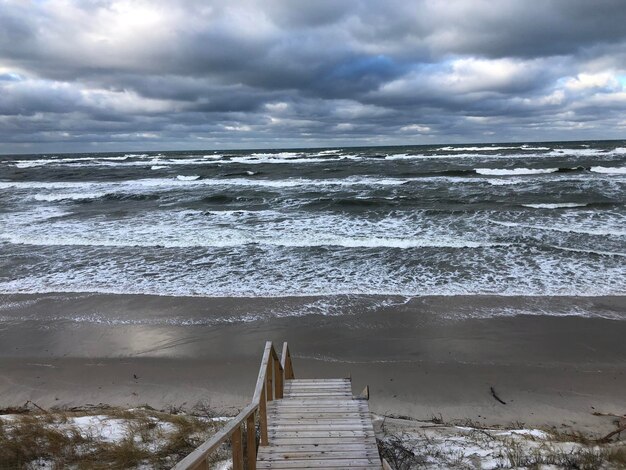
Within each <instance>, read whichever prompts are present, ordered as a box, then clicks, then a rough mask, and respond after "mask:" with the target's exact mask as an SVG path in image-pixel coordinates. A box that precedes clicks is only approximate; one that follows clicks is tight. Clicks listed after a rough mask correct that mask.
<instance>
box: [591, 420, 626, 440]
mask: <svg viewBox="0 0 626 470" xmlns="http://www.w3.org/2000/svg"><path fill="white" fill-rule="evenodd" d="M623 431H626V424H623V425H622V426H620V427H619V428H617V429H616V430H615V431H612V432H610V433H608V434H607V435H606V436H604V437H602V438H600V439H598V440H597V441H596V442H597V443H598V444H606V443H607V442H609V441H610V440H611V438H612V437H613V436H615V435H616V434H619V433H621V432H623Z"/></svg>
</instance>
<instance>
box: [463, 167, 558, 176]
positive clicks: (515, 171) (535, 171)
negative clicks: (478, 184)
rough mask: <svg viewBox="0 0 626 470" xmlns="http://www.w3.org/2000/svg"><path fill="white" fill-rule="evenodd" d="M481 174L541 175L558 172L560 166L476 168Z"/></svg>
mask: <svg viewBox="0 0 626 470" xmlns="http://www.w3.org/2000/svg"><path fill="white" fill-rule="evenodd" d="M475 171H476V173H478V174H479V175H489V176H508V175H515V176H517V175H540V174H547V173H556V172H557V171H559V169H558V168H512V169H510V170H508V169H504V168H476V169H475Z"/></svg>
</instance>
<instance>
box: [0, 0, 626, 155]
mask: <svg viewBox="0 0 626 470" xmlns="http://www.w3.org/2000/svg"><path fill="white" fill-rule="evenodd" d="M624 25H626V2H625V1H624V0H593V1H590V0H541V1H539V0H538V1H528V0H498V1H493V0H419V1H411V0H400V1H395V0H385V1H365V0H315V1H310V0H284V1H283V0H262V1H246V0H241V1H240V0H229V1H207V0H179V1H174V0H170V1H164V0H150V1H143V0H132V1H126V0H120V1H115V0H83V1H78V0H0V153H4V154H6V153H18V152H19V153H39V152H98V151H121V150H176V149H192V150H193V149H229V148H289V147H326V146H330V147H332V146H348V145H356V146H360V145H364V146H369V145H409V144H430V143H464V142H512V141H518V142H519V141H549V140H585V139H624V138H626V27H625V26H624Z"/></svg>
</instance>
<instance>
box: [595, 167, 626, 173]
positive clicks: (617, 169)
mask: <svg viewBox="0 0 626 470" xmlns="http://www.w3.org/2000/svg"><path fill="white" fill-rule="evenodd" d="M590 170H591V171H593V172H594V173H602V174H606V175H626V167H623V166H622V167H608V166H592V167H591V168H590Z"/></svg>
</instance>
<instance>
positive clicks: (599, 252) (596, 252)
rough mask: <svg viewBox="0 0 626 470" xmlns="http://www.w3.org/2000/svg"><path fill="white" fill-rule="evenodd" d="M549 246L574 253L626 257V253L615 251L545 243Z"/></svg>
mask: <svg viewBox="0 0 626 470" xmlns="http://www.w3.org/2000/svg"><path fill="white" fill-rule="evenodd" d="M547 246H549V247H550V248H554V249H555V250H563V251H571V252H574V253H584V254H593V255H598V256H620V257H626V253H619V252H615V251H602V250H591V249H583V248H571V247H566V246H558V245H547Z"/></svg>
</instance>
